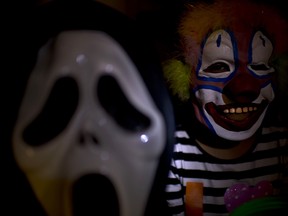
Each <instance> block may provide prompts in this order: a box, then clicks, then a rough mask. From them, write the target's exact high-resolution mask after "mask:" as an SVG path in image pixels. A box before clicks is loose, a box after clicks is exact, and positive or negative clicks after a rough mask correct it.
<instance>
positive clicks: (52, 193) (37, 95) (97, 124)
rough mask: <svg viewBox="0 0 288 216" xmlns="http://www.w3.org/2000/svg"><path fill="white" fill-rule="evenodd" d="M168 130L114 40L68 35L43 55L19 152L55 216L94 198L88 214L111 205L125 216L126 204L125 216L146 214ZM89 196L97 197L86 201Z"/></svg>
mask: <svg viewBox="0 0 288 216" xmlns="http://www.w3.org/2000/svg"><path fill="white" fill-rule="evenodd" d="M79 41H81V43H79ZM163 124H164V122H163V119H162V118H161V115H159V111H157V109H156V107H155V105H154V103H153V100H152V99H151V97H149V94H148V92H147V90H146V89H145V85H144V83H143V81H142V80H141V78H140V77H139V75H137V69H136V68H135V66H134V65H133V63H132V62H131V60H130V58H129V57H128V56H127V54H126V53H125V52H124V51H123V49H122V48H121V47H120V46H119V44H118V43H117V42H115V40H113V39H112V38H111V37H110V36H109V35H107V34H105V33H103V32H92V31H70V32H68V31H67V32H62V33H61V34H59V35H58V36H57V37H55V38H53V39H51V40H50V41H49V42H48V43H47V44H46V45H45V46H43V47H42V48H41V50H40V52H39V55H38V60H37V64H36V66H35V68H34V70H33V71H32V74H31V76H30V79H29V82H28V85H27V89H26V92H25V95H24V98H23V102H22V104H21V108H20V113H19V117H18V121H17V123H16V125H15V130H14V135H13V147H14V153H15V157H16V160H17V162H18V164H19V166H20V167H21V169H22V170H23V171H24V172H25V174H26V175H27V177H28V180H29V182H30V183H31V185H32V188H33V190H34V192H35V194H36V196H37V198H38V199H39V200H40V202H41V204H42V205H43V207H44V208H45V210H46V212H47V213H48V215H63V216H64V215H72V212H73V209H74V210H75V211H80V210H79V209H77V202H75V203H73V202H74V201H76V200H77V199H79V200H80V199H84V200H85V199H88V200H89V199H92V200H94V201H92V200H91V201H90V203H91V204H92V207H90V208H89V206H88V205H87V204H81V205H84V206H86V205H87V206H86V207H85V208H86V210H83V211H84V212H85V211H88V210H89V211H91V209H93V208H95V210H94V211H95V213H97V211H99V207H97V206H98V205H101V203H103V201H104V202H108V203H110V204H111V208H112V210H111V209H106V210H105V212H108V213H109V211H112V212H116V213H117V214H116V213H115V215H118V211H117V206H118V205H120V206H121V209H120V210H119V211H120V214H119V215H131V216H132V215H141V214H142V213H143V211H144V208H145V204H146V203H145V201H146V200H147V198H148V194H149V191H150V189H151V188H150V187H151V185H152V181H153V175H154V174H155V171H156V168H157V163H158V159H159V156H160V154H161V152H162V151H163V148H164V142H165V139H164V133H165V132H164V130H163ZM89 176H90V177H89ZM86 178H87V181H86V180H85V179H86ZM89 178H90V179H91V180H89V181H88V179H89ZM97 179H98V180H97ZM99 179H100V180H101V179H102V180H101V181H100V182H101V183H102V184H101V183H100V184H99V185H97V184H96V183H97V182H98V181H99ZM107 179H109V181H107ZM93 180H94V182H95V183H94V184H93ZM82 183H83V185H81V184H82ZM85 184H88V185H86V186H85ZM111 185H114V187H111ZM81 187H82V188H81ZM83 190H87V191H88V192H89V191H90V192H91V193H92V194H91V193H88V194H89V197H81V193H83V194H85V192H84V191H83ZM87 191H86V192H87ZM93 193H96V194H93ZM111 193H112V195H111ZM113 193H115V194H117V196H118V197H119V200H118V201H117V200H116V201H117V202H119V203H113V201H115V200H113ZM105 194H109V195H108V196H107V195H105ZM73 196H74V197H75V196H76V198H75V199H76V200H73ZM85 196H88V195H87V194H86V195H85ZM105 197H106V198H107V199H106V200H105ZM85 202H86V203H87V202H88V201H87V200H85ZM93 202H95V204H93ZM97 202H98V203H97ZM132 203H133V208H131V204H132ZM106 206H107V204H106ZM115 206H116V207H115ZM75 208H76V209H75ZM97 208H98V209H97ZM100 209H101V207H100ZM80 213H81V212H79V215H80ZM82 213H83V212H82ZM74 214H75V212H74Z"/></svg>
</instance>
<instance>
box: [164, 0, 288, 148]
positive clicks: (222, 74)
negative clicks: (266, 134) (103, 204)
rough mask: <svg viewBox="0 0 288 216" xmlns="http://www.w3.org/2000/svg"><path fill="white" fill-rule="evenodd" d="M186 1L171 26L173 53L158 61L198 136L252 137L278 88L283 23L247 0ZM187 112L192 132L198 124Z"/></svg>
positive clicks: (284, 45)
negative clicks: (176, 22)
mask: <svg viewBox="0 0 288 216" xmlns="http://www.w3.org/2000/svg"><path fill="white" fill-rule="evenodd" d="M186 6H187V7H186V10H185V12H184V13H183V16H182V17H181V19H180V22H179V25H178V29H177V31H178V34H179V48H180V49H179V50H178V51H179V53H177V55H176V56H175V57H174V58H170V59H168V60H167V61H165V62H164V64H163V65H164V73H165V77H166V80H167V82H168V85H169V87H170V89H171V91H172V93H173V94H174V95H175V96H176V97H177V98H178V99H180V101H182V102H184V103H187V104H188V106H190V105H191V104H192V105H193V107H194V109H190V112H192V113H193V114H195V117H196V118H197V119H198V122H200V123H201V125H204V129H203V130H201V131H199V132H201V134H204V137H206V134H207V132H206V131H205V129H208V130H209V131H211V132H212V134H213V135H212V137H213V138H212V139H214V138H215V136H214V135H216V137H218V138H223V139H225V140H228V141H237V142H238V141H242V140H246V139H248V138H252V136H253V135H254V134H255V132H256V131H258V130H259V129H260V127H261V125H262V123H263V121H264V119H265V115H266V113H267V110H268V108H269V104H271V102H272V101H273V100H274V98H275V95H276V93H275V89H276V88H275V87H277V88H278V89H279V86H280V85H279V84H277V83H276V82H277V77H278V78H279V77H280V76H278V75H279V74H280V73H282V74H283V73H286V71H285V70H284V68H285V67H284V66H283V64H281V63H279V61H278V60H279V59H281V58H282V57H283V56H285V51H286V50H287V42H286V41H287V39H286V38H287V31H288V30H287V22H286V20H285V19H284V18H283V17H282V16H281V13H280V12H279V11H278V10H276V8H274V7H271V6H269V5H265V4H260V3H253V2H251V1H249V0H243V1H234V0H231V1H223V0H215V1H214V2H213V3H206V4H205V3H203V2H202V3H195V4H194V5H191V4H188V5H186ZM276 23H277V25H276ZM276 62H277V64H275V63H276ZM276 71H277V73H276ZM275 81H276V82H275ZM278 82H279V80H278ZM188 112H189V111H188ZM190 114H191V113H185V114H184V115H185V116H187V117H188V118H185V120H184V121H185V122H187V124H188V125H187V126H188V127H187V128H193V133H194V131H195V129H196V130H199V129H198V128H199V127H198V126H199V125H197V124H196V123H195V121H194V120H193V118H194V116H193V118H192V119H191V118H189V115H190ZM181 115H183V113H181ZM188 119H190V121H189V120H188ZM185 124H186V123H185ZM195 124H196V126H195ZM203 131H205V132H204V133H203ZM198 134H200V133H198ZM207 135H208V134H207ZM207 137H208V136H207ZM209 137H210V136H209ZM222 141H224V140H222ZM222 141H221V142H222Z"/></svg>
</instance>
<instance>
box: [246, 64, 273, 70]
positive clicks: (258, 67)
mask: <svg viewBox="0 0 288 216" xmlns="http://www.w3.org/2000/svg"><path fill="white" fill-rule="evenodd" d="M250 67H251V69H252V70H255V71H267V70H269V69H270V68H269V67H267V66H266V65H265V64H254V65H250Z"/></svg>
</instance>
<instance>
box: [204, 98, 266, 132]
mask: <svg viewBox="0 0 288 216" xmlns="http://www.w3.org/2000/svg"><path fill="white" fill-rule="evenodd" d="M267 105H268V102H267V101H265V100H264V101H262V102H261V103H260V104H255V103H250V104H236V103H232V104H227V105H216V104H214V103H213V102H210V103H207V104H205V109H206V110H207V112H208V114H209V115H210V116H211V117H212V118H213V120H214V121H215V122H216V123H217V124H218V125H220V126H221V127H223V128H225V129H227V130H230V131H244V130H248V129H250V128H251V127H252V126H253V125H254V124H255V122H256V121H257V120H258V119H259V117H260V116H261V114H262V113H263V112H264V110H265V108H266V107H267Z"/></svg>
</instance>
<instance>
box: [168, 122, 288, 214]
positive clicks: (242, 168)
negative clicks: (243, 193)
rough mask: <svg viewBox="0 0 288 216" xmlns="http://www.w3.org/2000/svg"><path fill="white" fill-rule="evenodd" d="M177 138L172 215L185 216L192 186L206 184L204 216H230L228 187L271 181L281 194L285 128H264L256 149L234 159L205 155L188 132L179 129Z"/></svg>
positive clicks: (171, 176)
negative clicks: (190, 186)
mask: <svg viewBox="0 0 288 216" xmlns="http://www.w3.org/2000/svg"><path fill="white" fill-rule="evenodd" d="M175 137H176V144H175V146H174V153H173V158H172V162H171V168H170V171H169V176H168V180H167V186H166V192H167V201H168V206H169V209H170V210H171V213H172V215H178V216H180V215H185V213H184V212H185V206H186V208H187V204H185V200H188V198H187V195H186V194H185V193H186V189H187V185H188V184H189V183H200V184H201V185H202V191H203V194H201V204H202V206H201V208H202V211H203V215H205V216H212V215H213V216H215V215H221V216H222V215H228V211H227V209H226V205H225V202H224V194H225V191H226V189H227V188H228V187H230V186H232V185H234V184H236V183H245V184H248V185H250V186H253V185H256V184H257V183H258V182H260V181H263V180H267V181H270V182H271V183H272V185H273V187H274V189H275V190H276V191H277V189H280V185H283V184H282V183H283V182H284V179H285V175H287V173H286V172H287V170H286V168H287V163H288V161H287V142H288V132H287V130H285V129H284V128H276V127H275V128H274V127H271V128H263V129H262V136H261V138H260V139H259V141H258V143H257V145H256V146H255V148H254V150H253V151H250V152H249V154H248V153H247V154H246V155H245V156H242V157H241V158H238V159H233V160H221V159H216V158H214V157H212V156H210V155H208V154H207V153H204V152H203V151H202V150H201V148H200V147H199V146H198V144H197V143H196V142H195V140H192V139H191V138H190V137H189V135H188V133H186V131H184V130H177V131H176V133H175ZM192 185H193V184H192ZM196 185H197V184H196ZM190 201H191V200H190ZM186 215H187V214H186Z"/></svg>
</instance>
